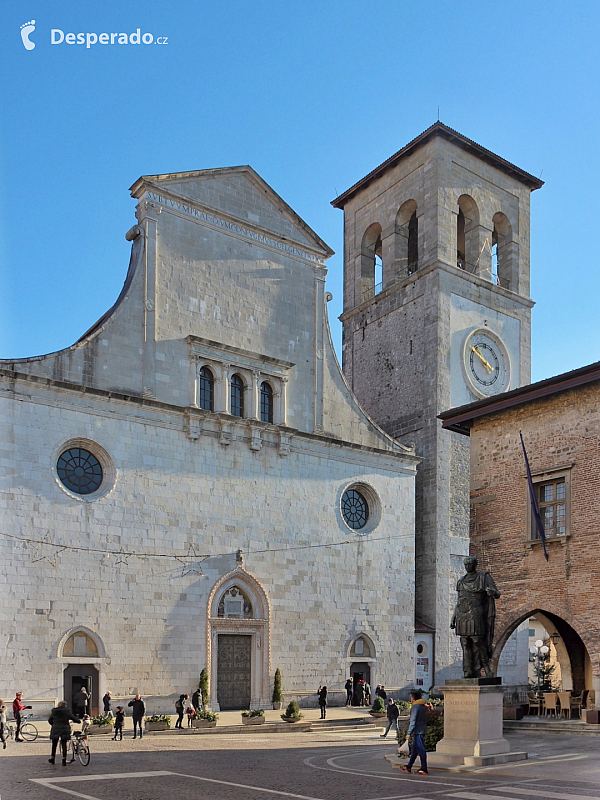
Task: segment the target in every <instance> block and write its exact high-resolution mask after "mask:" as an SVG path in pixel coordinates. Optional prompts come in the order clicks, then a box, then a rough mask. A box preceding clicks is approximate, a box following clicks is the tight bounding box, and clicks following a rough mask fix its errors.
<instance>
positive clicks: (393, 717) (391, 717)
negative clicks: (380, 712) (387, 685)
mask: <svg viewBox="0 0 600 800" xmlns="http://www.w3.org/2000/svg"><path fill="white" fill-rule="evenodd" d="M385 710H386V713H387V728H386V729H385V733H382V734H381V738H382V739H386V738H387V735H388V733H389V730H390V728H391V727H392V726H394V728H396V730H398V717H399V716H400V709H399V708H398V706H397V705H396V703H394V701H393V700H392V698H391V697H390V699H389V700H388V704H387V708H386V709H385Z"/></svg>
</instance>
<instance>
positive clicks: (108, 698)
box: [102, 692, 113, 717]
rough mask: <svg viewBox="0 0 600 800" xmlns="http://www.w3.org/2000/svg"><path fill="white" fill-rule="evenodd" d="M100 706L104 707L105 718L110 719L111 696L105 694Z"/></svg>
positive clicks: (108, 693)
mask: <svg viewBox="0 0 600 800" xmlns="http://www.w3.org/2000/svg"><path fill="white" fill-rule="evenodd" d="M102 704H103V705H104V715H105V716H107V717H112V715H113V713H112V694H111V693H110V692H107V693H106V694H105V695H104V697H103V698H102Z"/></svg>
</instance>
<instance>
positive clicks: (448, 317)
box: [332, 122, 543, 681]
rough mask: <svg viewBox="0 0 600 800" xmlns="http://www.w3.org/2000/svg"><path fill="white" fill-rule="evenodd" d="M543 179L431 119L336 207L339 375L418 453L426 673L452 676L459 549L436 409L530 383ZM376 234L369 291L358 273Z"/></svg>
mask: <svg viewBox="0 0 600 800" xmlns="http://www.w3.org/2000/svg"><path fill="white" fill-rule="evenodd" d="M542 185H543V182H542V181H540V180H538V179H537V178H535V177H534V176H533V175H530V174H529V173H527V172H525V171H524V170H521V169H520V168H519V167H516V166H515V165H513V164H511V163H509V162H508V161H506V160H505V159H503V158H501V157H500V156H497V155H495V154H494V153H492V152H491V151H489V150H486V149H485V148H483V147H481V146H480V145H478V144H476V143H475V142H473V141H471V140H470V139H467V138H466V137H464V136H462V135H461V134H460V133H458V132H457V131H454V130H452V129H451V128H448V127H447V126H446V125H444V124H443V123H441V122H436V123H435V124H434V125H432V126H431V127H430V128H428V129H427V130H426V131H424V133H422V134H421V135H420V136H418V137H417V138H416V139H414V140H413V141H411V142H410V143H409V144H408V145H406V147H404V148H402V149H401V150H399V151H398V152H397V153H395V154H394V155H393V156H391V158H389V159H387V161H385V162H384V163H383V164H381V165H380V166H379V167H377V168H376V169H374V170H373V171H372V172H370V173H369V174H368V175H367V176H366V177H364V178H363V179H362V180H360V181H358V182H357V183H356V184H354V186H352V187H351V188H350V189H348V190H347V191H346V192H344V193H343V194H341V195H340V196H339V197H337V198H336V199H335V200H334V201H333V203H332V205H333V206H334V207H336V208H340V209H342V210H343V211H344V310H343V313H342V315H341V318H340V319H341V321H342V324H343V348H342V366H343V370H344V373H345V375H346V378H347V380H348V381H349V383H350V385H351V388H352V389H353V391H354V393H355V394H356V396H357V397H358V399H359V401H360V403H361V405H362V406H363V408H364V409H365V410H366V411H367V412H368V414H369V415H370V416H371V417H372V418H373V419H375V421H376V422H378V423H379V425H381V427H382V428H383V429H384V430H385V431H386V432H387V433H389V434H390V435H392V436H394V437H395V438H396V439H398V440H399V441H401V442H402V443H404V444H406V443H407V442H415V443H416V446H417V452H418V454H419V455H420V456H422V457H423V463H422V464H421V466H420V468H419V470H418V473H417V486H416V531H415V536H416V543H415V544H416V566H415V599H416V620H415V622H416V623H417V624H418V625H426V626H427V627H428V628H431V629H435V654H436V674H435V680H436V681H439V680H443V679H444V678H446V677H459V676H460V653H459V652H458V649H457V645H456V641H455V638H456V637H454V636H452V635H451V633H450V629H449V624H450V618H451V611H452V605H453V603H454V596H455V595H454V590H455V586H456V580H457V578H458V576H459V574H461V573H462V560H463V558H464V556H465V555H467V554H468V551H469V447H468V441H465V440H464V438H463V437H460V436H459V435H458V434H454V433H449V432H446V431H442V429H441V424H440V422H439V420H438V418H437V417H438V414H440V413H441V412H442V411H444V410H447V409H449V408H452V407H455V406H460V405H464V404H468V403H471V402H474V401H475V400H477V399H479V398H481V397H487V396H490V395H492V394H497V393H499V392H503V391H507V390H508V389H513V388H516V387H518V386H521V385H523V384H526V383H528V382H529V380H530V349H531V345H530V342H531V335H530V329H531V307H532V306H533V302H532V301H531V299H530V297H529V214H530V195H531V192H532V191H534V190H535V189H538V188H540V187H541V186H542ZM375 230H377V231H378V232H379V231H381V258H382V275H383V285H382V288H381V291H379V292H375V287H374V286H373V289H371V280H366V279H365V278H366V276H365V272H366V263H367V256H369V258H370V257H371V256H370V253H367V252H366V250H367V248H366V247H365V242H370V241H371V239H373V241H375V239H374V235H373V234H374V231H375ZM369 279H370V273H369Z"/></svg>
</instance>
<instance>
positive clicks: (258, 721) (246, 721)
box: [242, 717, 265, 725]
mask: <svg viewBox="0 0 600 800" xmlns="http://www.w3.org/2000/svg"><path fill="white" fill-rule="evenodd" d="M264 724H265V718H264V717H242V725H264Z"/></svg>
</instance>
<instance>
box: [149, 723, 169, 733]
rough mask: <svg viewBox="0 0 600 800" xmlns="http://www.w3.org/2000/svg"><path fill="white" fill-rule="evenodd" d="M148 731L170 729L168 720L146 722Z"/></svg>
mask: <svg viewBox="0 0 600 800" xmlns="http://www.w3.org/2000/svg"><path fill="white" fill-rule="evenodd" d="M144 727H145V729H146V730H147V731H168V730H169V724H168V722H166V721H165V722H146V723H145V725H144Z"/></svg>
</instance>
